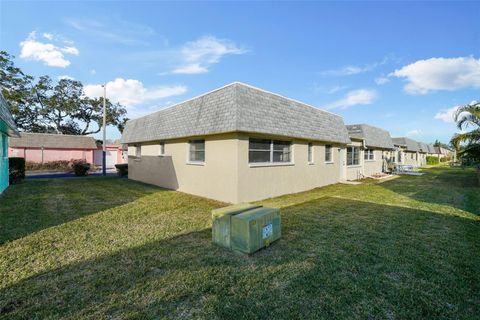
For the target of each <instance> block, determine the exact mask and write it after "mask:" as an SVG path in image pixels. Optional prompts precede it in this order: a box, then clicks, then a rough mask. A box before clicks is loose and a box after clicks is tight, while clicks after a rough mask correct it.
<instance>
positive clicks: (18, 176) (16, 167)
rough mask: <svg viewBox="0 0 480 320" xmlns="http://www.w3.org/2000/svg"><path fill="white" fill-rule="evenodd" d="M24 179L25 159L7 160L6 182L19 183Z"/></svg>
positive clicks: (13, 158) (14, 158)
mask: <svg viewBox="0 0 480 320" xmlns="http://www.w3.org/2000/svg"><path fill="white" fill-rule="evenodd" d="M23 179H25V158H18V157H12V158H8V181H9V182H10V184H15V183H18V182H21V181H22V180H23Z"/></svg>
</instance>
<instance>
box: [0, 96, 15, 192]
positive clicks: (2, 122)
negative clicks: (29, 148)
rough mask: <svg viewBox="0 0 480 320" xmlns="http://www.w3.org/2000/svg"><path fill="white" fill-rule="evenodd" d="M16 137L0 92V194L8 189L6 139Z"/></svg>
mask: <svg viewBox="0 0 480 320" xmlns="http://www.w3.org/2000/svg"><path fill="white" fill-rule="evenodd" d="M14 136H18V131H17V126H16V125H15V121H13V117H12V114H11V113H10V110H9V108H8V104H7V102H6V101H5V99H4V98H3V95H2V93H1V92H0V193H2V192H3V191H4V190H5V189H6V188H7V187H8V143H9V141H8V140H9V139H8V137H14Z"/></svg>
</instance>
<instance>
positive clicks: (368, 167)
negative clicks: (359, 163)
mask: <svg viewBox="0 0 480 320" xmlns="http://www.w3.org/2000/svg"><path fill="white" fill-rule="evenodd" d="M382 154H383V151H382V150H377V149H374V150H373V155H374V160H363V161H364V163H363V174H364V175H365V176H367V177H369V176H371V175H373V174H376V173H381V172H382V169H383V159H382Z"/></svg>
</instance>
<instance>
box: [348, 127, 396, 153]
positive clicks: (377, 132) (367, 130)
mask: <svg viewBox="0 0 480 320" xmlns="http://www.w3.org/2000/svg"><path fill="white" fill-rule="evenodd" d="M346 127H347V130H348V135H349V136H350V138H356V139H362V140H364V141H365V146H367V147H371V148H381V149H393V148H394V146H393V142H392V138H391V137H390V133H389V132H388V131H387V130H383V129H381V128H378V127H374V126H370V125H367V124H352V125H347V126H346Z"/></svg>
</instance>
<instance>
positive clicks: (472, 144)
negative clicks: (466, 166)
mask: <svg viewBox="0 0 480 320" xmlns="http://www.w3.org/2000/svg"><path fill="white" fill-rule="evenodd" d="M454 119H455V122H456V123H457V127H458V128H459V129H460V130H467V129H468V128H470V127H472V128H473V130H471V131H468V132H463V133H457V134H455V135H454V136H453V138H452V140H451V143H452V144H453V145H454V146H455V148H456V149H457V150H459V151H460V152H459V153H460V154H465V155H469V156H471V157H475V158H478V157H480V103H479V102H474V103H471V104H467V105H464V106H461V107H459V108H458V109H457V111H456V112H455V115H454ZM462 144H463V145H462Z"/></svg>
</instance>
